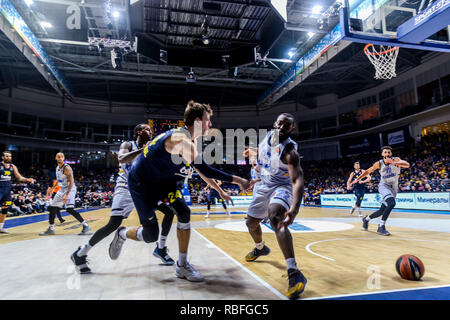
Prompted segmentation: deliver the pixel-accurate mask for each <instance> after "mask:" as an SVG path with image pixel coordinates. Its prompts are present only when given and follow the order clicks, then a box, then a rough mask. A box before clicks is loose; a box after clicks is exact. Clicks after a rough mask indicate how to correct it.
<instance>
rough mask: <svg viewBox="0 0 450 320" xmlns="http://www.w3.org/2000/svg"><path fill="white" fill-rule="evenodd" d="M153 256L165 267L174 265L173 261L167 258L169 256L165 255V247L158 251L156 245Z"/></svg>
mask: <svg viewBox="0 0 450 320" xmlns="http://www.w3.org/2000/svg"><path fill="white" fill-rule="evenodd" d="M153 255H154V256H155V257H157V258H160V259H161V261H162V263H164V264H166V265H169V266H171V265H173V264H174V263H175V261H173V259H172V258H171V257H170V256H169V254H168V253H167V247H164V248H162V249H160V248H159V247H158V245H156V248H155V250H154V251H153Z"/></svg>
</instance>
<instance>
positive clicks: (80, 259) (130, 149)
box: [71, 123, 174, 274]
mask: <svg viewBox="0 0 450 320" xmlns="http://www.w3.org/2000/svg"><path fill="white" fill-rule="evenodd" d="M134 136H135V138H136V140H135V141H125V142H123V143H122V144H121V145H120V149H119V154H118V160H119V167H120V168H119V175H118V177H117V180H116V187H115V189H114V197H113V202H112V206H111V217H110V218H109V221H108V223H107V224H106V225H105V226H103V227H102V228H100V229H98V230H97V231H96V232H95V233H94V235H93V236H92V237H91V239H89V241H88V242H87V243H85V244H84V245H83V246H81V247H78V249H77V250H76V251H75V252H74V253H73V254H72V255H71V259H72V261H73V262H74V264H75V265H76V266H77V268H78V270H79V272H80V273H83V274H84V273H90V272H91V269H90V268H89V267H88V266H87V254H88V253H89V251H90V250H91V249H92V247H94V246H95V245H96V244H97V243H99V242H100V241H101V240H103V239H104V238H106V237H107V236H109V235H110V234H111V233H113V232H114V231H116V230H117V228H118V227H120V225H121V224H122V221H123V220H124V219H127V218H128V217H129V215H130V213H131V211H132V210H133V209H134V204H133V199H132V198H131V195H130V191H129V190H128V174H129V171H130V170H131V167H132V165H133V163H134V162H135V161H136V158H137V156H138V155H140V154H141V152H142V151H143V150H144V147H145V146H146V145H147V144H148V142H149V141H150V140H151V138H152V132H151V129H150V126H149V125H148V124H145V123H143V124H138V125H137V126H136V127H135V128H134ZM157 209H158V210H160V211H161V212H163V213H164V219H163V221H162V230H161V235H160V239H159V241H158V245H157V246H156V248H155V251H154V252H153V255H154V256H155V257H157V258H159V259H161V260H162V262H163V263H164V264H167V265H172V264H174V261H173V260H172V258H171V257H170V256H169V255H168V253H167V247H166V239H167V236H168V234H169V231H170V228H171V226H172V221H173V217H174V213H173V210H171V209H170V208H169V206H168V205H166V204H164V203H160V204H159V205H158V207H157Z"/></svg>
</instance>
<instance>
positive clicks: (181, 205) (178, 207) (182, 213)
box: [172, 201, 191, 223]
mask: <svg viewBox="0 0 450 320" xmlns="http://www.w3.org/2000/svg"><path fill="white" fill-rule="evenodd" d="M172 208H173V209H174V210H175V213H176V214H177V218H178V222H181V223H189V222H190V221H191V210H190V209H189V207H188V206H187V205H186V203H185V202H181V201H175V202H174V203H173V204H172Z"/></svg>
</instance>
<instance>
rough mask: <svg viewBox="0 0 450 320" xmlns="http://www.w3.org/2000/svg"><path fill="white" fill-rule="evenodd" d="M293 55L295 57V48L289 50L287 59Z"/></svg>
mask: <svg viewBox="0 0 450 320" xmlns="http://www.w3.org/2000/svg"><path fill="white" fill-rule="evenodd" d="M294 55H295V48H291V49H290V50H289V51H288V56H289V59H291V58H292V57H293V56H294Z"/></svg>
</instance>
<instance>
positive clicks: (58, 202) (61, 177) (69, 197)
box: [39, 152, 91, 236]
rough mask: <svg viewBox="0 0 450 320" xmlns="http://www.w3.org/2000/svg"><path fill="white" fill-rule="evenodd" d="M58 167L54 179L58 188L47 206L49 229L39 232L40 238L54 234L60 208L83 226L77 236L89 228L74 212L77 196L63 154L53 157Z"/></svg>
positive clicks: (69, 169)
mask: <svg viewBox="0 0 450 320" xmlns="http://www.w3.org/2000/svg"><path fill="white" fill-rule="evenodd" d="M55 160H56V162H57V163H58V165H57V166H56V179H57V180H58V184H57V186H59V188H60V189H59V191H58V192H57V193H56V194H55V196H54V197H53V199H52V200H51V201H50V204H49V208H48V211H49V215H48V222H49V227H48V229H47V230H45V231H44V232H41V233H40V234H39V235H40V236H47V235H54V234H55V216H56V215H57V212H58V211H60V210H61V208H62V207H64V208H65V209H66V211H67V212H68V213H70V214H71V215H72V216H73V217H74V218H75V219H77V220H78V221H79V222H80V223H81V224H82V226H83V229H82V231H81V232H80V233H79V235H84V234H86V233H87V232H88V231H89V230H91V227H89V225H88V224H87V222H86V221H84V219H83V217H81V215H80V213H79V212H77V211H75V209H74V207H75V196H76V194H77V187H76V186H75V182H74V178H73V170H72V168H71V167H70V166H69V165H68V164H65V163H64V160H65V156H64V153H62V152H59V153H57V154H56V157H55Z"/></svg>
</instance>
